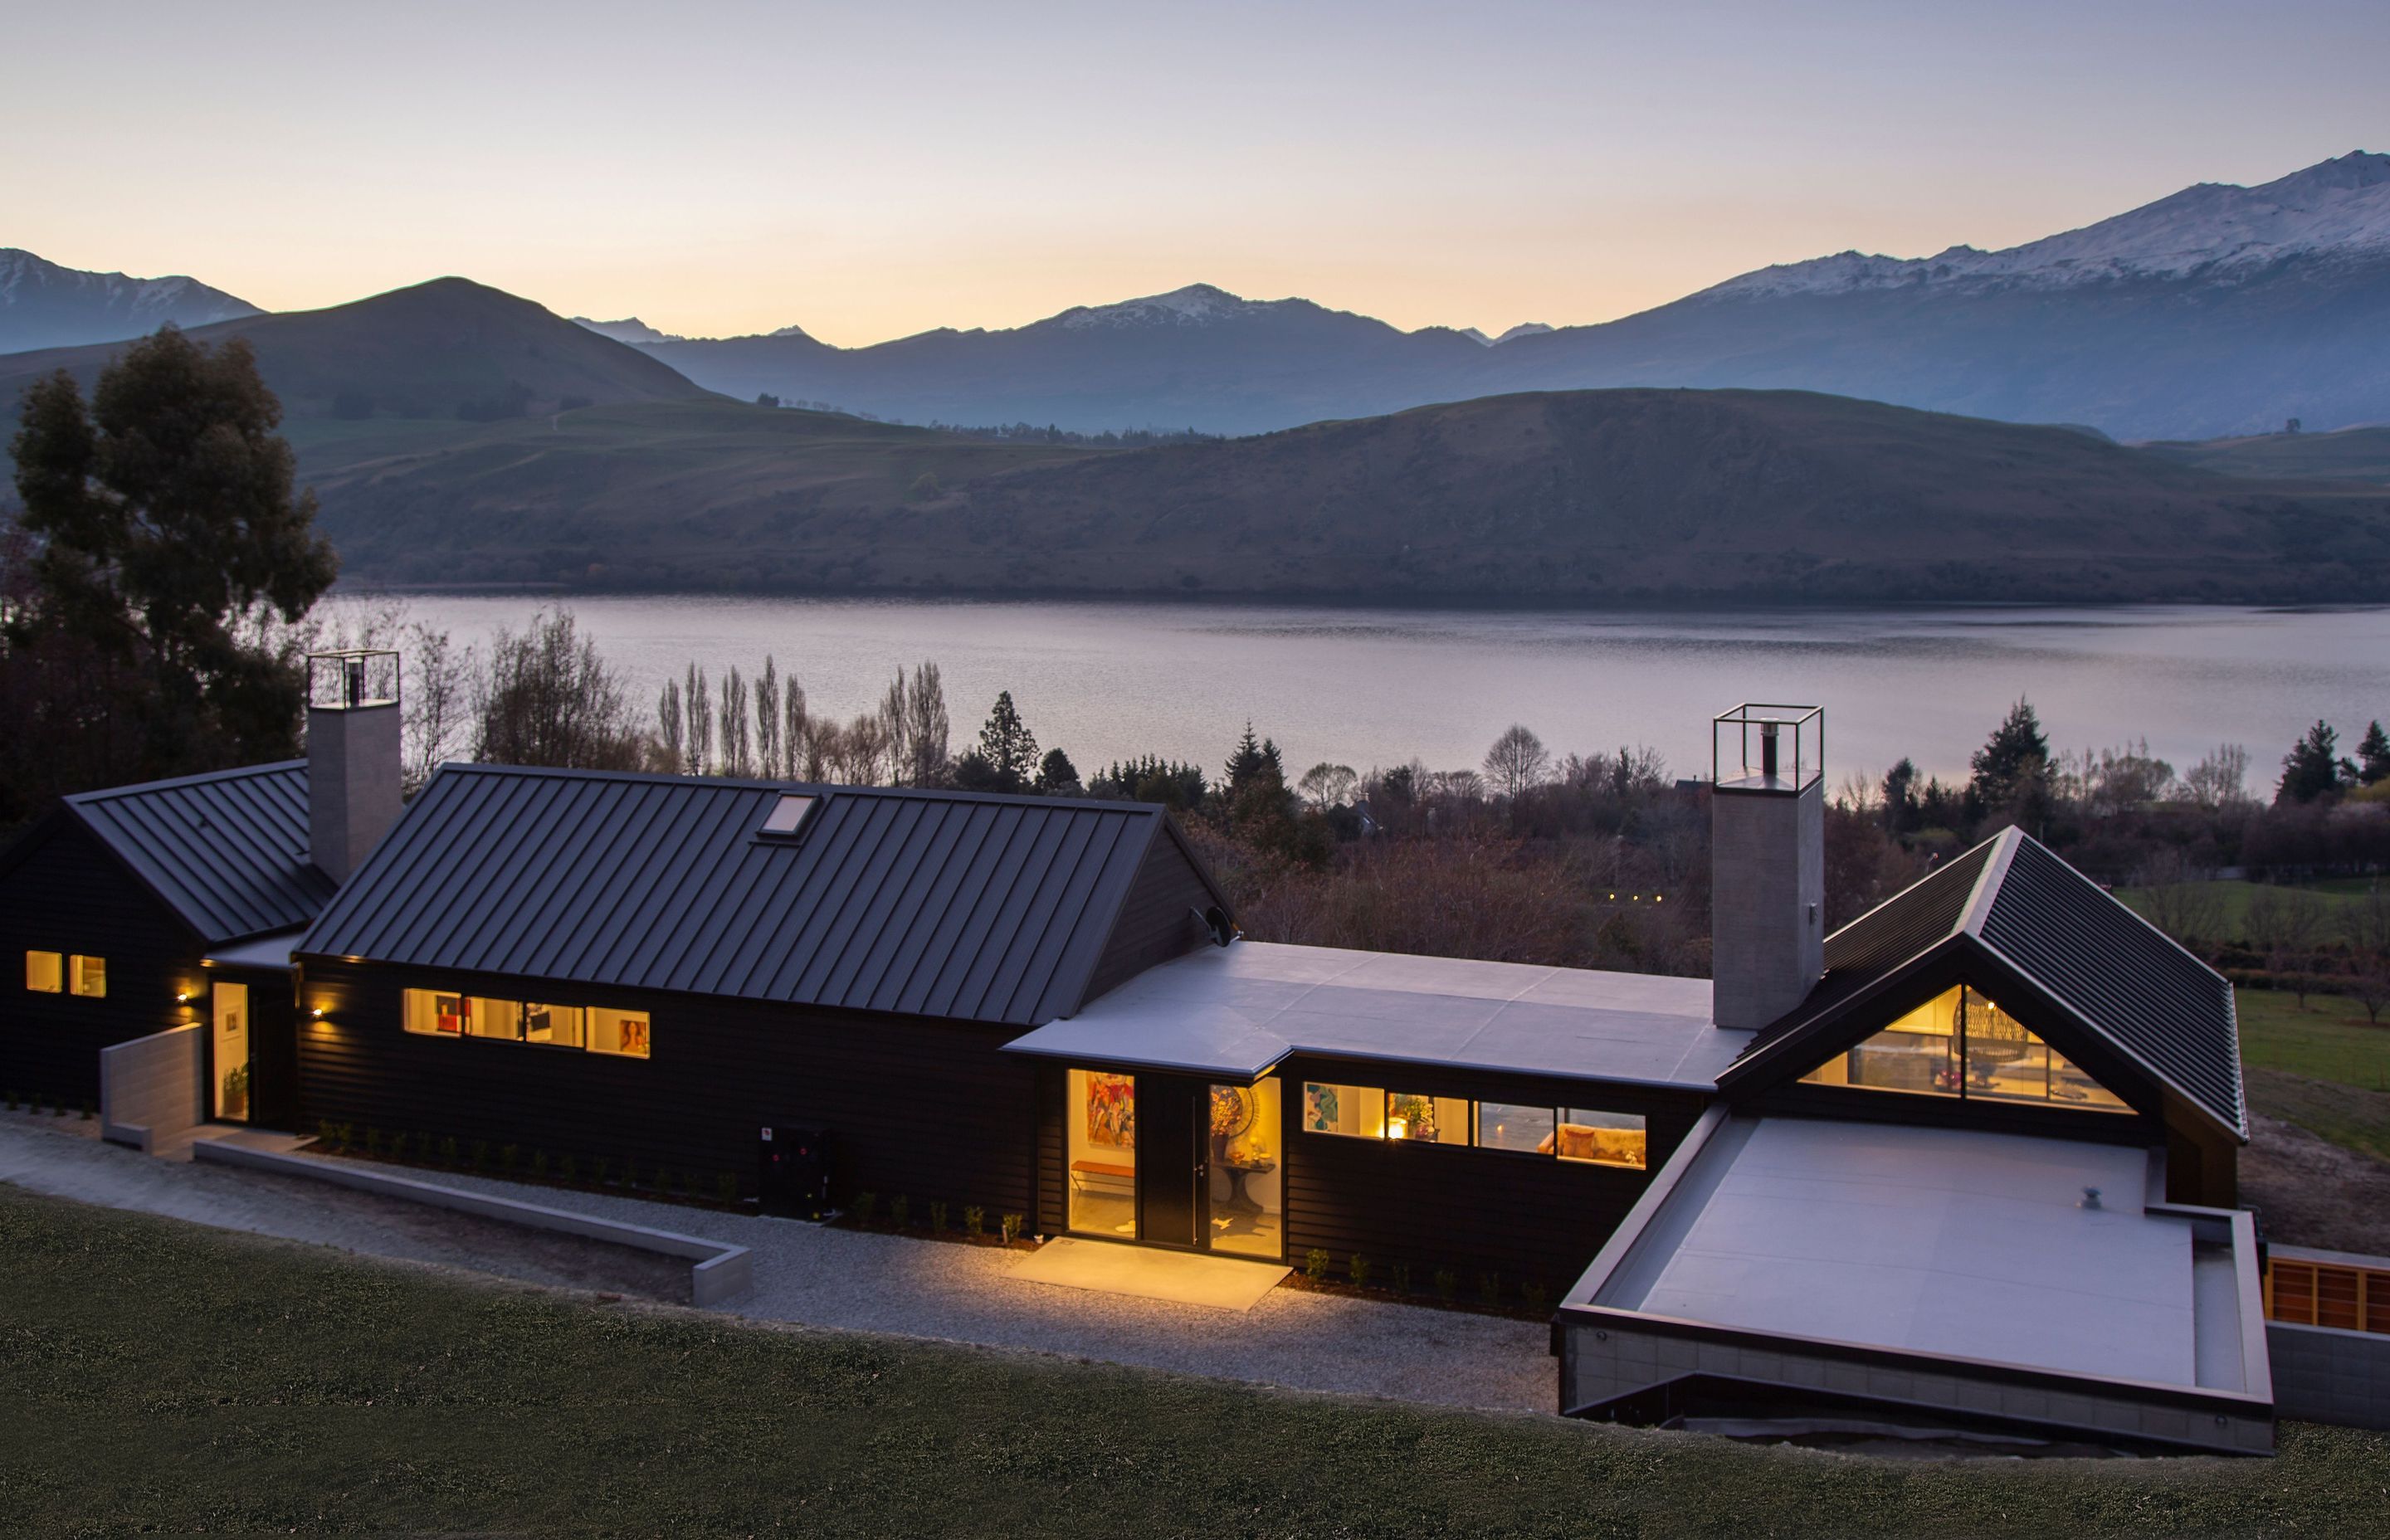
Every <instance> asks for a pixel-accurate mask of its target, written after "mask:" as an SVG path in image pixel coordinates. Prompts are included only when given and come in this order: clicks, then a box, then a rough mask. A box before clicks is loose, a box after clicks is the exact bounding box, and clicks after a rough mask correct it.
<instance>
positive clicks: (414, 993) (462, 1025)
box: [405, 989, 473, 1037]
mask: <svg viewBox="0 0 2390 1540" xmlns="http://www.w3.org/2000/svg"><path fill="white" fill-rule="evenodd" d="M472 1012H473V1002H472V1000H471V999H470V998H469V997H468V996H466V995H449V994H445V993H443V992H442V991H440V990H435V989H410V990H408V991H407V992H406V1020H405V1025H406V1030H407V1031H409V1032H419V1033H425V1034H426V1035H429V1036H434V1037H459V1036H462V1035H463V1034H464V1032H465V1029H466V1027H467V1025H468V1024H469V1022H470V1021H471V1020H472Z"/></svg>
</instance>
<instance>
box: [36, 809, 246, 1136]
mask: <svg viewBox="0 0 2390 1540" xmlns="http://www.w3.org/2000/svg"><path fill="white" fill-rule="evenodd" d="M23 840H24V842H23V843H22V844H20V845H18V846H15V847H12V849H11V850H10V852H9V859H8V862H7V869H6V873H5V875H0V1089H5V1090H6V1091H10V1092H14V1093H15V1094H16V1095H18V1096H19V1097H34V1096H41V1097H47V1098H49V1099H50V1100H51V1101H52V1102H53V1103H54V1104H58V1103H62V1104H64V1105H67V1106H80V1105H81V1104H82V1103H84V1102H85V1101H90V1102H93V1103H95V1104H96V1102H97V1099H98V1097H99V1050H100V1049H102V1048H104V1047H107V1046H109V1045H110V1044H115V1043H122V1042H125V1041H127V1040H128V1039H131V1038H135V1037H147V1036H148V1035H149V1034H150V1033H157V1032H164V1031H166V1030H167V1029H168V1028H170V1027H173V1026H177V1025H179V1024H181V1023H183V1022H185V1021H190V1020H198V1017H197V1015H196V1014H195V1013H194V1012H191V1011H189V1010H187V1009H186V1008H185V1007H181V1006H179V1005H177V1004H175V1001H174V996H175V995H176V994H177V993H178V992H180V991H182V990H184V989H186V988H189V987H191V986H192V985H194V984H196V983H197V982H198V981H199V951H200V948H199V943H198V942H197V940H196V939H195V938H193V937H192V936H191V934H190V933H189V932H188V931H187V930H185V929H184V928H183V926H182V925H181V924H180V923H179V922H178V921H177V920H176V918H175V917H174V916H173V913H172V912H171V911H169V910H168V909H167V908H166V906H165V905H163V904H161V903H160V902H159V901H158V900H157V899H156V898H155V897H154V896H152V895H151V894H150V892H148V890H147V889H146V888H144V887H143V886H142V885H141V884H140V883H139V882H136V881H135V880H134V879H133V878H132V876H131V875H130V874H129V873H127V872H126V871H125V870H124V868H123V867H122V866H119V865H117V863H116V861H115V859H114V858H113V857H112V856H110V855H109V853H108V852H107V851H106V850H104V849H103V848H101V846H100V843H99V841H97V840H96V838H94V837H93V835H92V833H91V832H90V830H88V829H86V828H84V827H82V825H80V824H78V823H77V822H75V820H74V819H73V818H72V817H71V816H70V815H67V814H65V813H62V812H61V813H57V814H52V815H49V816H48V817H46V818H45V819H44V820H43V821H42V822H40V823H38V824H36V825H35V826H34V827H33V828H31V829H29V830H27V831H26V833H25V835H24V837H23ZM28 951H41V952H57V953H59V954H61V955H62V956H63V955H67V954H72V953H78V952H79V953H83V954H85V955H86V956H98V957H104V958H106V959H107V962H108V993H107V994H106V995H102V996H100V997H98V998H93V997H91V996H88V995H70V994H67V993H65V992H64V991H63V990H62V991H61V992H60V993H58V994H56V995H45V994H36V993H34V992H33V991H32V990H29V989H27V988H26V987H25V954H26V953H27V952H28Z"/></svg>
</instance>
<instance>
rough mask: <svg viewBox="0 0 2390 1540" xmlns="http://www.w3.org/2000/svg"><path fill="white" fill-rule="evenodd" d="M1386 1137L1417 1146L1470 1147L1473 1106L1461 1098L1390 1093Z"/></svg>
mask: <svg viewBox="0 0 2390 1540" xmlns="http://www.w3.org/2000/svg"><path fill="white" fill-rule="evenodd" d="M1386 1137H1388V1138H1390V1139H1407V1140H1409V1141H1411V1142H1412V1143H1414V1144H1467V1143H1468V1142H1469V1103H1468V1102H1467V1101H1465V1100H1463V1099H1462V1098H1460V1097H1423V1096H1420V1095H1419V1094H1417V1093H1416V1092H1411V1091H1389V1092H1387V1093H1386Z"/></svg>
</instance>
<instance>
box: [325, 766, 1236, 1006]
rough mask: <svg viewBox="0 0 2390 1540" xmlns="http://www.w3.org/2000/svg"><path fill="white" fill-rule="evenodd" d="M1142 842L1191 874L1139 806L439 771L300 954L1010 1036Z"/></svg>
mask: <svg viewBox="0 0 2390 1540" xmlns="http://www.w3.org/2000/svg"><path fill="white" fill-rule="evenodd" d="M790 795H806V796H812V797H814V798H815V799H816V803H815V805H814V806H813V808H812V809H811V810H810V814H809V815H808V816H807V817H806V818H805V820H804V822H803V828H802V829H801V831H800V832H799V834H798V835H797V837H795V838H792V839H791V838H784V837H778V836H777V835H776V834H774V833H773V832H771V831H767V830H765V827H764V826H765V823H766V821H767V820H768V819H769V818H770V817H771V816H772V815H773V813H774V811H775V810H776V809H777V808H778V807H779V806H780V802H781V799H782V798H783V797H785V796H790ZM1164 840H1166V841H1172V842H1173V843H1174V844H1175V845H1176V847H1177V848H1178V850H1179V852H1180V853H1182V854H1184V855H1185V857H1186V859H1187V861H1188V863H1189V866H1192V867H1193V868H1194V869H1195V870H1196V871H1197V872H1198V873H1199V875H1200V874H1201V871H1202V867H1201V863H1200V862H1197V861H1196V860H1195V858H1194V856H1193V855H1192V853H1189V852H1187V851H1186V849H1185V845H1184V841H1183V837H1182V836H1181V835H1180V834H1179V832H1178V830H1177V829H1176V826H1174V825H1173V824H1172V823H1171V822H1170V819H1169V817H1168V815H1167V814H1165V813H1164V812H1163V809H1161V808H1159V807H1155V806H1151V805H1148V804H1145V803H1139V802H1065V801H1058V800H1054V799H1048V798H1041V797H1009V796H996V795H975V794H969V793H961V792H949V791H923V790H913V789H876V788H862V787H828V786H802V785H788V784H782V783H779V782H763V781H740V780H724V779H714V778H694V777H689V776H652V775H623V774H614V773H607V772H598V771H583V770H554V769H542V768H533V767H522V766H506V765H462V764H451V765H446V766H443V768H442V769H441V770H440V772H439V773H438V774H437V775H435V776H433V777H432V779H431V781H430V785H428V786H427V787H426V788H425V789H424V790H423V792H422V793H421V795H419V796H418V798H417V799H416V801H415V802H414V803H413V804H412V805H410V806H409V807H408V809H407V810H406V813H405V816H404V817H402V818H401V819H400V820H399V822H398V825H397V827H396V828H394V829H392V832H391V834H390V835H389V837H388V838H386V839H384V840H383V841H382V842H381V844H380V846H379V848H377V849H376V851H375V852H374V854H373V856H372V858H371V859H370V860H368V861H367V862H366V865H365V866H364V867H363V868H362V869H360V870H359V871H358V872H357V873H356V875H355V876H354V877H353V879H351V880H350V882H349V884H348V886H347V887H346V888H345V889H343V890H342V892H341V894H340V896H339V898H338V899H336V900H335V901H334V902H333V903H332V904H331V905H329V906H328V908H327V909H326V910H325V912H324V915H323V918H321V919H320V920H318V921H317V923H316V924H315V927H314V928H313V929H312V930H309V932H308V934H307V937H306V939H305V941H304V942H302V943H301V945H300V948H299V950H300V953H301V954H302V956H329V957H348V958H357V959H364V960H370V961H376V962H387V963H397V964H405V965H410V966H415V967H421V968H427V969H456V970H464V971H472V972H485V973H497V974H508V975H514V976H518V977H521V978H524V979H547V980H564V981H572V982H586V983H591V984H616V985H623V986H626V987H636V988H639V989H660V990H674V991H680V992H685V993H691V994H701V995H726V996H733V997H737V998H741V999H750V1000H767V1001H776V1002H783V1003H790V1004H804V1005H816V1006H834V1007H849V1008H854V1009H861V1010H876V1011H896V1012H903V1013H906V1014H912V1015H926V1016H944V1017H952V1018H957V1019H961V1020H983V1021H991V1022H1002V1023H1009V1024H1013V1025H1030V1024H1034V1023H1037V1022H1042V1021H1049V1020H1053V1019H1055V1018H1056V1017H1058V1016H1067V1015H1069V1014H1070V1013H1072V1012H1073V1011H1074V1010H1076V1009H1077V1008H1078V1007H1079V1005H1080V1003H1081V1000H1082V997H1083V995H1084V994H1085V992H1086V987H1087V982H1088V980H1089V978H1090V976H1091V974H1092V973H1093V971H1094V969H1095V967H1096V963H1097V960H1098V958H1099V956H1100V955H1101V954H1102V952H1103V950H1104V946H1105V943H1106V942H1107V940H1108V939H1109V937H1110V936H1111V929H1112V924H1113V921H1114V918H1116V917H1117V916H1118V914H1119V912H1120V910H1121V907H1122V905H1123V904H1124V901H1125V900H1126V899H1127V898H1128V896H1129V893H1130V891H1131V889H1132V888H1133V887H1134V885H1135V883H1136V880H1137V875H1138V872H1139V869H1140V866H1141V865H1142V863H1143V861H1144V859H1145V856H1146V853H1147V852H1148V851H1149V850H1150V849H1151V848H1152V846H1153V845H1154V843H1155V841H1164ZM1205 881H1206V882H1207V884H1208V882H1209V879H1208V878H1205ZM1215 897H1216V891H1215Z"/></svg>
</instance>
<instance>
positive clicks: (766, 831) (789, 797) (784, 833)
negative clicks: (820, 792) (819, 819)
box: [755, 792, 819, 840]
mask: <svg viewBox="0 0 2390 1540" xmlns="http://www.w3.org/2000/svg"><path fill="white" fill-rule="evenodd" d="M818 800H819V799H817V798H814V797H804V796H799V795H797V794H796V793H794V792H789V793H786V794H784V795H782V797H781V798H780V800H779V801H778V802H775V803H774V804H773V805H772V811H771V814H770V815H769V816H767V817H766V818H765V820H764V827H763V828H760V829H757V830H756V831H755V832H756V833H758V834H762V835H766V836H769V837H770V838H772V839H776V840H793V839H795V838H796V836H797V832H798V831H799V830H800V829H802V828H804V827H805V818H806V817H807V815H810V814H811V813H812V812H813V810H814V803H815V802H816V801H818Z"/></svg>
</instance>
